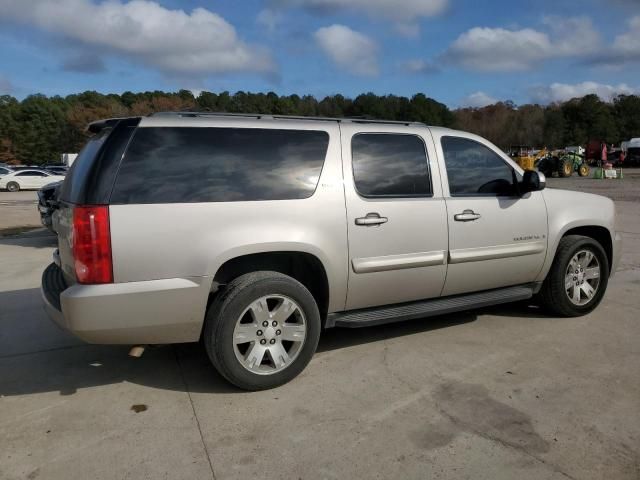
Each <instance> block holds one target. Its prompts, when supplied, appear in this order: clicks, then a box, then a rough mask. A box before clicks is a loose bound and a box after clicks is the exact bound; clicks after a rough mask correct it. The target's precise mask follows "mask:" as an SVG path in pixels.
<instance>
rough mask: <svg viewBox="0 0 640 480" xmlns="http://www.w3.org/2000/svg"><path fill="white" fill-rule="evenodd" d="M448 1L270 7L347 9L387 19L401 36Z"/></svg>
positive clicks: (363, 0) (314, 0) (277, 0)
mask: <svg viewBox="0 0 640 480" xmlns="http://www.w3.org/2000/svg"><path fill="white" fill-rule="evenodd" d="M448 4H449V0H271V6H272V8H286V7H298V8H304V9H306V10H307V11H310V12H312V13H319V14H326V15H330V14H336V13H339V12H342V11H348V12H351V13H355V14H358V15H361V14H365V15H367V16H369V17H371V18H376V19H382V20H389V21H391V22H392V23H393V24H394V26H395V30H396V31H397V32H398V33H400V34H401V35H403V36H409V37H413V36H416V35H418V33H419V30H420V29H419V27H418V24H417V22H418V21H419V20H420V19H421V18H425V17H433V16H436V15H439V14H441V13H443V12H444V11H445V9H446V8H447V6H448Z"/></svg>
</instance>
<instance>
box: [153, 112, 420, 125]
mask: <svg viewBox="0 0 640 480" xmlns="http://www.w3.org/2000/svg"><path fill="white" fill-rule="evenodd" d="M149 116H150V117H162V116H178V117H192V118H193V117H223V118H224V117H240V118H255V119H257V120H310V121H317V122H337V123H342V122H348V123H374V124H375V123H381V124H391V125H425V124H424V123H422V122H410V121H406V122H405V121H398V120H377V119H370V118H359V117H350V118H347V117H345V118H338V117H306V116H301V115H272V114H262V113H228V112H156V113H152V114H150V115H149Z"/></svg>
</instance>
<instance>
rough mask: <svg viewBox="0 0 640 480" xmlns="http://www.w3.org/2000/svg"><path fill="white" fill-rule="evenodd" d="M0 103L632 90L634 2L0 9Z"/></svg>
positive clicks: (542, 96) (96, 1) (398, 0)
mask: <svg viewBox="0 0 640 480" xmlns="http://www.w3.org/2000/svg"><path fill="white" fill-rule="evenodd" d="M0 42H1V43H2V50H1V51H0V94H5V93H8V94H11V95H14V96H16V97H18V98H23V97H24V96H26V95H28V94H31V93H44V94H46V95H56V94H60V95H66V94H70V93H75V92H80V91H84V90H98V91H100V92H103V93H110V92H115V93H122V92H123V91H126V90H131V91H145V90H155V89H159V90H178V89H180V88H187V89H191V90H194V91H198V90H203V89H204V90H209V91H216V92H217V91H222V90H229V91H231V92H235V91H237V90H245V91H253V92H256V91H263V92H266V91H275V92H276V93H279V94H291V93H297V94H301V95H302V94H312V95H314V96H316V97H322V96H324V95H328V94H335V93H341V94H344V95H347V96H355V95H357V94H359V93H363V92H368V91H372V92H375V93H378V94H389V93H392V94H396V95H407V96H410V95H412V94H414V93H417V92H423V93H425V94H427V95H428V96H431V97H433V98H435V99H436V100H439V101H441V102H444V103H446V104H447V105H449V106H450V107H458V106H466V105H470V106H482V105H484V104H487V103H491V102H493V101H496V100H513V101H514V102H516V103H518V104H522V103H528V102H532V101H534V102H540V103H549V102H552V101H560V100H566V99H568V98H571V97H573V96H580V95H584V94H586V93H592V92H593V93H598V94H599V95H600V96H601V97H603V98H605V99H610V98H611V97H612V96H613V95H616V94H618V93H638V92H640V75H639V73H640V0H581V1H579V2H578V1H575V0H573V1H571V0H553V1H551V0H519V1H514V0H511V1H506V0H493V1H491V0H490V1H485V2H482V1H472V0H263V1H259V0H235V1H234V0H155V1H147V0H133V1H127V0H109V1H103V0H23V1H20V2H17V1H15V0H0Z"/></svg>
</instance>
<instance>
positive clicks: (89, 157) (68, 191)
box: [60, 128, 111, 203]
mask: <svg viewBox="0 0 640 480" xmlns="http://www.w3.org/2000/svg"><path fill="white" fill-rule="evenodd" d="M110 133H111V128H105V129H104V130H102V131H101V132H100V133H98V134H96V135H94V136H93V137H91V138H90V139H89V141H88V142H87V143H86V144H85V146H84V147H83V148H82V150H81V151H80V153H79V154H78V157H77V158H76V159H75V161H74V162H73V164H72V165H71V168H70V169H69V174H68V175H67V178H66V179H65V181H64V183H63V184H62V189H61V191H60V198H61V199H62V200H64V201H66V202H71V203H84V202H83V198H82V196H83V195H82V190H83V189H84V187H85V184H86V183H88V182H89V176H90V175H91V170H92V167H93V163H94V161H95V159H96V157H97V156H98V152H99V151H100V149H101V148H102V145H104V143H105V141H106V140H107V138H108V137H109V134H110Z"/></svg>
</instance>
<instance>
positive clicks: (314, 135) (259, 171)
mask: <svg viewBox="0 0 640 480" xmlns="http://www.w3.org/2000/svg"><path fill="white" fill-rule="evenodd" d="M328 145H329V134H328V133H327V132H324V131H314V130H277V129H261V128H208V127H199V128H187V127H144V128H138V129H137V130H136V133H135V134H134V137H133V139H132V140H131V145H130V146H129V148H128V149H127V152H126V153H125V156H124V159H123V160H122V165H121V166H120V170H119V171H118V175H117V178H116V183H115V187H114V190H113V193H112V196H111V202H112V203H121V204H122V203H181V202H237V201H252V200H285V199H302V198H308V197H310V196H311V195H313V193H314V191H315V189H316V186H317V185H318V180H319V178H320V173H321V171H322V166H323V164H324V159H325V156H326V153H327V148H328Z"/></svg>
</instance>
